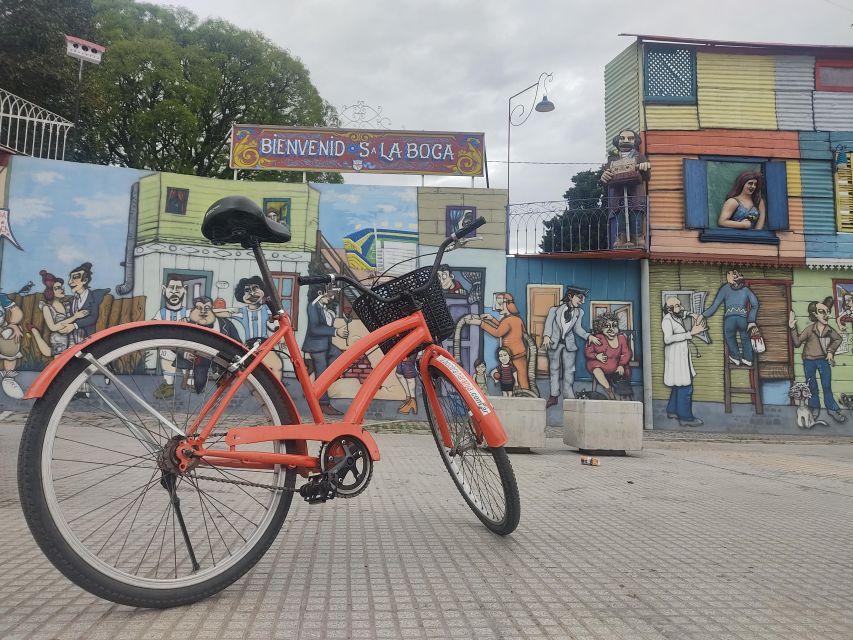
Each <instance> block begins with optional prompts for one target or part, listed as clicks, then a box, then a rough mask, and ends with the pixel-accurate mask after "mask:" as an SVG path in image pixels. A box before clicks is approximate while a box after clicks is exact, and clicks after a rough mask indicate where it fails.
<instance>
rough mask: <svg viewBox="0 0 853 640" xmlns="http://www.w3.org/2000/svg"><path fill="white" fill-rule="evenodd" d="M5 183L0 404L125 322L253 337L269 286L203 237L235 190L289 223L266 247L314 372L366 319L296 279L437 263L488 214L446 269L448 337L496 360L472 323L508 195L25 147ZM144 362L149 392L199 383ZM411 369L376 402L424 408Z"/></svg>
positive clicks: (244, 254) (341, 390)
mask: <svg viewBox="0 0 853 640" xmlns="http://www.w3.org/2000/svg"><path fill="white" fill-rule="evenodd" d="M2 179H3V180H2V185H3V189H2V191H0V194H2V201H1V202H0V211H2V212H3V213H2V214H0V215H2V216H3V218H2V220H0V238H2V239H0V308H2V310H3V312H2V318H0V359H2V361H3V367H2V371H0V376H2V384H0V388H2V393H0V408H4V409H5V408H21V409H25V408H26V406H27V404H26V403H24V402H23V401H20V398H21V397H22V394H23V389H25V388H26V387H27V385H28V384H29V383H30V382H31V381H32V380H33V379H34V377H35V376H36V375H37V372H38V371H40V370H41V369H42V368H43V367H44V366H45V365H46V364H47V362H49V361H50V359H52V358H54V357H55V356H57V355H58V354H60V353H62V351H64V350H65V349H67V348H68V347H69V346H70V345H73V344H76V343H78V342H80V341H82V340H85V339H86V338H87V337H88V336H89V335H91V334H92V333H94V332H95V331H97V330H100V329H103V328H105V327H108V326H112V325H116V324H119V323H122V322H128V321H134V320H145V319H169V320H178V321H186V322H194V323H197V324H202V325H206V326H210V327H213V328H215V329H217V330H219V331H221V332H223V333H225V334H227V335H229V336H231V337H233V338H235V339H238V340H240V341H243V342H245V343H247V344H252V343H253V342H256V341H258V340H260V339H263V338H264V337H266V336H267V335H268V332H269V330H270V329H269V328H268V326H267V321H268V319H269V313H268V310H267V308H266V307H265V306H264V305H263V303H262V301H263V300H264V298H265V296H266V295H267V292H266V291H264V285H263V282H262V281H261V279H260V278H259V277H258V275H257V266H256V264H255V261H254V258H253V256H252V254H251V252H250V251H246V250H244V249H242V248H240V247H236V246H212V245H210V244H209V243H208V241H207V240H206V239H205V238H204V237H203V236H202V235H201V231H200V226H201V221H202V218H203V215H204V212H205V211H206V210H207V208H208V207H209V206H210V205H211V204H212V203H213V202H214V201H216V200H217V199H219V198H222V197H224V196H227V195H232V194H241V195H245V196H247V197H249V198H251V199H253V200H254V201H255V202H257V203H258V204H259V205H260V206H262V208H263V210H264V211H265V212H266V213H267V215H269V216H270V217H272V218H274V219H276V220H280V221H283V222H285V223H287V224H288V225H290V228H291V231H292V235H293V239H292V241H291V242H289V243H287V244H283V245H277V246H272V245H271V246H266V247H265V255H266V257H267V260H268V262H269V266H270V270H271V272H272V275H273V280H274V282H275V285H276V287H277V289H278V292H279V295H280V296H281V298H282V301H283V303H284V306H285V308H286V309H287V310H288V312H289V313H290V314H291V317H292V320H293V322H294V325H295V326H296V329H297V340H298V342H299V344H300V345H301V346H302V349H303V353H304V355H305V357H306V359H307V361H308V363H309V368H310V369H311V370H312V371H313V372H314V373H315V374H316V375H319V373H322V371H323V370H324V369H325V368H326V367H328V365H329V364H330V363H331V362H332V361H333V360H334V359H335V358H336V357H337V356H338V355H339V354H340V353H341V351H343V350H345V349H346V348H347V347H348V346H349V345H350V344H352V343H353V342H354V341H355V340H357V339H358V338H359V337H361V336H362V335H364V334H365V333H367V329H366V328H365V326H364V324H363V323H362V322H361V321H360V320H359V318H358V317H357V314H355V313H354V312H353V309H352V301H353V298H354V294H352V293H351V292H348V291H341V290H338V289H328V288H322V287H310V288H307V287H300V286H299V284H298V282H297V276H298V275H299V274H308V273H312V274H314V273H327V272H338V273H345V274H347V275H350V276H351V277H354V278H357V279H359V280H362V281H365V282H368V283H372V282H376V281H380V280H382V279H387V278H389V277H393V276H397V275H400V274H402V273H405V272H407V271H410V270H412V269H415V268H417V267H418V266H419V265H427V264H431V263H432V260H433V258H432V256H431V255H430V254H433V255H434V252H435V247H436V246H437V245H438V244H439V242H440V241H441V240H442V239H443V238H444V237H445V234H446V233H448V232H449V231H452V230H454V229H456V228H459V227H460V226H463V225H465V224H467V223H468V222H470V221H471V220H473V219H474V218H476V217H477V216H480V215H483V216H485V217H486V218H487V220H488V221H489V223H490V224H488V225H487V226H486V227H484V228H482V229H481V230H480V233H479V234H478V235H479V236H480V239H478V240H479V241H478V242H472V243H471V244H469V245H468V247H466V248H465V249H462V250H458V251H457V252H454V253H449V254H447V256H446V259H445V261H444V262H445V264H443V265H442V269H441V271H440V273H439V277H440V279H441V284H442V287H443V289H444V290H445V292H446V298H447V300H448V305H449V306H450V308H451V314H452V316H453V318H454V320H456V321H457V323H458V324H457V329H456V331H455V334H454V336H453V337H452V338H450V339H448V341H447V344H446V346H447V347H448V348H449V349H451V350H452V351H455V352H456V353H458V354H459V356H460V359H461V360H462V361H463V364H465V365H466V366H467V367H468V368H469V370H470V371H471V372H472V373H473V372H475V371H477V370H479V369H483V368H484V367H485V368H486V369H488V370H493V369H495V368H496V367H497V366H498V357H497V354H496V349H497V344H498V341H497V338H495V337H492V336H491V335H489V334H488V333H487V332H486V331H481V330H480V328H479V327H480V324H479V323H483V322H485V323H487V324H488V323H489V322H491V321H493V320H494V319H495V318H496V317H499V316H500V311H499V310H496V308H495V307H494V305H495V304H496V300H501V298H500V296H498V295H497V294H498V293H500V292H502V291H503V290H504V289H505V280H506V275H505V260H504V249H503V238H504V226H503V221H504V199H503V196H502V193H501V192H494V191H490V190H486V189H441V188H426V189H425V188H421V189H418V188H414V187H406V188H398V187H364V186H348V185H325V184H283V183H275V182H233V181H219V180H211V179H205V178H197V177H193V176H185V175H177V174H164V173H150V172H141V171H134V170H128V169H119V168H111V167H97V166H91V165H80V164H75V163H68V162H60V161H49V160H39V159H32V158H25V157H14V158H12V160H11V162H10V166H9V167H8V169H7V170H5V172H4V174H2ZM500 304H502V303H500ZM499 308H502V307H499ZM486 318H489V319H491V320H486ZM489 326H491V325H489ZM381 356H382V354H381V352H380V351H379V350H378V349H376V350H374V351H373V352H371V353H369V354H367V356H366V357H365V358H363V359H362V361H360V362H358V363H356V365H355V366H354V367H352V368H351V369H350V370H349V371H347V372H346V374H345V376H344V378H343V379H342V380H340V381H339V382H337V383H335V384H334V385H333V386H332V388H331V389H330V390H329V398H327V399H324V405H325V406H324V409H325V410H326V411H327V412H328V413H330V414H334V413H336V412H338V411H339V410H340V408H344V406H343V404H342V403H341V402H338V403H337V404H338V405H339V407H340V408H338V407H335V404H336V401H337V400H344V401H345V400H346V399H348V398H352V397H353V396H354V395H355V394H356V393H357V392H358V390H359V388H360V385H361V383H362V382H363V381H364V379H366V377H367V376H368V375H369V374H370V372H371V371H372V370H373V367H374V366H375V365H376V363H377V361H378V360H379V358H381ZM149 364H150V365H151V366H156V367H157V371H158V375H159V374H160V373H162V382H161V383H160V384H159V386H158V387H157V388H156V390H155V391H154V395H155V397H157V398H160V399H165V398H170V397H173V396H174V395H175V394H176V393H183V392H187V391H190V392H191V391H192V388H193V384H194V381H193V378H192V371H191V370H186V369H185V367H186V366H187V365H186V363H182V362H181V361H180V359H179V358H177V357H176V356H175V354H168V353H165V354H159V355H157V362H156V363H149ZM267 364H268V365H269V366H270V367H271V368H272V369H273V371H274V372H276V373H277V374H279V375H281V376H282V378H283V379H284V380H285V383H286V384H293V382H294V379H293V373H292V366H291V365H290V362H289V360H288V359H287V358H282V357H280V356H279V355H277V354H275V353H273V354H271V355H270V356H268V362H267ZM182 366H183V367H184V368H182ZM413 374H414V370H413V368H412V363H404V365H401V367H400V368H399V369H398V371H397V372H396V375H395V376H393V377H391V378H389V379H388V380H387V381H386V383H385V385H384V386H383V388H382V389H381V391H380V393H379V394H378V395H377V402H376V403H375V406H374V407H373V408H372V410H373V411H375V412H376V413H377V414H382V415H386V416H388V417H393V416H398V417H399V416H408V417H418V418H424V416H423V411H420V410H419V406H418V405H419V402H420V400H419V391H418V390H417V389H416V385H415V379H414V375H413ZM181 387H183V388H181Z"/></svg>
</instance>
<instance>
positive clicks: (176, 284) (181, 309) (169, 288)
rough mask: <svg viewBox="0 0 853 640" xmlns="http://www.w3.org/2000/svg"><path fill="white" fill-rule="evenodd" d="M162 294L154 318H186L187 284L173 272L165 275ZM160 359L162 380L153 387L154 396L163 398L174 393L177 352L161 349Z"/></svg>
mask: <svg viewBox="0 0 853 640" xmlns="http://www.w3.org/2000/svg"><path fill="white" fill-rule="evenodd" d="M160 291H161V293H162V295H163V306H162V307H160V309H158V310H157V314H156V315H155V316H154V319H155V320H172V321H175V322H177V321H181V320H186V319H187V316H188V313H189V312H188V310H187V308H186V305H185V304H184V301H185V299H186V297H187V286H186V284H184V280H183V278H181V277H180V276H179V275H177V274H174V273H169V274H167V275H166V284H164V285H160ZM158 356H159V360H160V371H161V372H162V375H163V382H161V383H160V385H159V386H158V387H157V388H156V389H154V397H155V398H157V399H159V400H165V399H167V398H171V397H173V396H174V395H175V374H176V373H177V360H178V354H177V353H175V352H174V351H169V350H168V349H161V350H160V352H159V353H158Z"/></svg>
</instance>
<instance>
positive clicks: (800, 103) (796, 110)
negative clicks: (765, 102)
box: [774, 56, 815, 131]
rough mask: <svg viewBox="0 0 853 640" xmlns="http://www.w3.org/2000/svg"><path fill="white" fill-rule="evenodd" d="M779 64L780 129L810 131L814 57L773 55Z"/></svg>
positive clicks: (811, 128) (778, 120)
mask: <svg viewBox="0 0 853 640" xmlns="http://www.w3.org/2000/svg"><path fill="white" fill-rule="evenodd" d="M774 60H775V66H776V121H777V124H778V125H779V128H780V129H791V130H794V131H811V130H813V129H814V118H813V117H812V114H813V110H812V91H814V62H815V60H814V58H813V57H811V56H774Z"/></svg>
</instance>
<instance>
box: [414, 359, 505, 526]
mask: <svg viewBox="0 0 853 640" xmlns="http://www.w3.org/2000/svg"><path fill="white" fill-rule="evenodd" d="M421 382H422V383H423V384H424V385H432V388H433V389H434V391H435V394H436V397H437V402H436V405H435V406H433V405H432V403H431V402H430V401H429V399H428V396H427V395H426V394H424V404H425V405H426V408H427V418H428V419H429V423H430V426H431V427H432V435H433V437H434V438H435V443H436V445H437V446H438V451H439V453H440V454H441V459H442V460H443V461H444V466H445V467H447V470H448V471H449V472H450V476H451V477H452V478H453V482H454V483H455V484H456V487H457V488H458V489H459V492H460V493H461V494H462V497H463V498H465V502H466V503H467V504H468V506H469V507H471V510H472V511H473V512H474V514H475V515H476V516H477V517H478V518H479V519H480V521H481V522H482V523H483V524H484V525H486V527H488V529H489V530H491V531H493V532H494V533H497V534H499V535H504V536H505V535H508V534H510V533H512V532H513V531H515V528H516V527H517V526H518V521H519V518H520V517H521V505H520V500H519V496H518V485H517V484H516V480H515V473H514V472H513V470H512V465H511V464H510V462H509V457H508V456H507V454H506V451H505V450H504V448H503V447H495V448H490V447H489V446H488V444H487V443H486V441H485V439H484V438H483V436H482V434H480V435H478V434H477V430H476V428H475V425H474V422H473V420H472V419H471V415H470V412H469V410H468V405H466V404H465V401H464V400H463V398H462V396H461V395H460V391H459V387H458V383H456V382H454V381H453V380H451V379H450V378H448V377H447V376H446V375H445V374H444V373H443V372H442V371H440V370H439V369H437V368H435V367H432V366H431V367H429V377H428V379H426V380H424V379H422V380H421ZM463 393H464V391H463ZM439 415H441V416H443V417H444V420H445V422H446V423H447V427H448V429H449V431H450V439H451V441H452V442H451V446H450V447H448V446H446V445H445V443H444V441H443V440H442V437H441V430H440V428H439V424H438V422H437V417H438V416H439Z"/></svg>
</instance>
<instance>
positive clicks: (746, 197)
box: [717, 171, 767, 229]
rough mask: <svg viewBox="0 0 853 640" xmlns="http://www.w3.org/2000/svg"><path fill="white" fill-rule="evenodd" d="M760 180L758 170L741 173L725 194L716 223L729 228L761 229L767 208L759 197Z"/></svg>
mask: <svg viewBox="0 0 853 640" xmlns="http://www.w3.org/2000/svg"><path fill="white" fill-rule="evenodd" d="M761 180H762V178H761V172H759V171H744V172H743V173H741V174H740V175H739V176H738V177H737V178H736V179H735V182H734V185H732V188H731V189H730V190H729V192H728V193H727V194H726V200H725V202H723V208H722V210H721V211H720V217H719V220H718V221H717V224H719V225H720V226H721V227H728V228H729V229H763V228H764V223H765V221H766V219H767V209H766V206H765V204H764V200H763V199H762V198H761Z"/></svg>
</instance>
